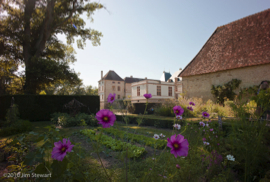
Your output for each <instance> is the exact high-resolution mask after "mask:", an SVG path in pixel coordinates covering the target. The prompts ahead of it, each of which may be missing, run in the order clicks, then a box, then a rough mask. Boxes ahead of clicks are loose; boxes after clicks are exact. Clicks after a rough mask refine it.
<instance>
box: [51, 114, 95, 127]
mask: <svg viewBox="0 0 270 182" xmlns="http://www.w3.org/2000/svg"><path fill="white" fill-rule="evenodd" d="M51 117H52V118H51V121H53V123H54V124H58V125H60V126H63V127H72V126H84V125H88V126H98V124H97V123H98V121H97V119H96V118H95V115H94V114H91V115H89V114H85V113H79V114H77V115H75V117H71V116H70V115H69V114H67V113H60V112H58V113H53V114H52V115H51Z"/></svg>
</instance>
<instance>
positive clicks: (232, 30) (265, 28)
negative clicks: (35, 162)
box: [178, 9, 270, 77]
mask: <svg viewBox="0 0 270 182" xmlns="http://www.w3.org/2000/svg"><path fill="white" fill-rule="evenodd" d="M269 50H270V9H267V10H265V11H262V12H259V13H256V14H254V15H250V16H247V17H245V18H242V19H240V20H237V21H234V22H231V23H229V24H227V25H224V26H220V27H218V28H217V29H216V30H215V31H214V33H213V34H212V35H211V37H210V38H209V39H208V40H207V42H206V43H205V44H204V46H203V47H202V48H201V50H200V51H199V53H198V54H197V55H196V56H195V58H193V60H192V61H191V62H190V63H189V64H188V65H187V66H186V67H185V69H184V70H183V71H182V72H181V73H180V74H179V75H178V77H184V76H191V75H200V74H206V73H212V72H217V71H223V70H229V69H235V68H241V67H246V66H255V65H261V64H267V63H270V51H269Z"/></svg>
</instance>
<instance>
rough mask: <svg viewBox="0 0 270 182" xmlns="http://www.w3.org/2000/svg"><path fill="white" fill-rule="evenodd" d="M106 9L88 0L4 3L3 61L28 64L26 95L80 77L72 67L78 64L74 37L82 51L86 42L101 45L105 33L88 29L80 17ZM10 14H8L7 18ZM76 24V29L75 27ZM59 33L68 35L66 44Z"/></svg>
mask: <svg viewBox="0 0 270 182" xmlns="http://www.w3.org/2000/svg"><path fill="white" fill-rule="evenodd" d="M101 8H104V7H103V5H101V4H99V3H95V2H93V3H88V0H78V1H77V0H3V2H2V3H1V5H0V9H1V10H2V11H0V16H1V19H0V59H1V60H3V61H10V60H12V61H14V62H15V63H16V64H17V65H18V64H24V65H25V75H24V78H25V82H24V86H23V91H24V93H25V94H36V93H39V91H40V90H42V89H44V88H46V87H47V86H48V85H50V84H54V83H56V82H57V81H59V80H67V81H68V82H69V83H71V84H73V83H76V82H78V81H79V78H78V75H77V74H76V73H75V72H74V70H71V69H70V67H69V65H68V64H69V63H70V62H74V61H76V59H75V56H74V50H73V48H72V46H71V44H72V43H74V37H75V36H76V37H80V38H79V39H77V46H78V48H80V49H83V47H84V46H85V42H86V40H91V41H92V44H93V45H94V46H97V45H100V37H101V36H102V34H101V33H100V32H98V31H96V30H93V29H90V28H85V21H84V20H83V19H82V18H80V15H82V14H83V13H85V12H86V13H87V17H88V18H90V19H91V21H92V20H93V19H92V17H91V15H92V14H93V12H94V11H95V10H97V9H101ZM4 13H7V15H4ZM73 24H74V25H75V26H76V27H77V28H75V27H73ZM57 34H65V35H66V38H67V45H66V44H64V43H62V42H61V41H60V40H59V39H58V38H57Z"/></svg>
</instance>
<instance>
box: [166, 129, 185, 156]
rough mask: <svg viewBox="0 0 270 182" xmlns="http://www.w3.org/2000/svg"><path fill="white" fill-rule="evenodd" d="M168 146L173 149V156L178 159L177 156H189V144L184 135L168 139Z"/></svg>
mask: <svg viewBox="0 0 270 182" xmlns="http://www.w3.org/2000/svg"><path fill="white" fill-rule="evenodd" d="M167 141H168V143H167V146H168V147H170V148H171V154H173V155H174V156H175V158H177V156H180V157H181V156H185V157H186V156H187V155H188V146H189V143H188V141H187V139H184V136H183V135H177V136H176V134H175V135H173V136H171V138H167Z"/></svg>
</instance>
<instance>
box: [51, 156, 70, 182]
mask: <svg viewBox="0 0 270 182" xmlns="http://www.w3.org/2000/svg"><path fill="white" fill-rule="evenodd" d="M67 165H68V160H67V159H66V157H65V158H64V159H63V161H58V160H53V163H52V166H51V167H52V178H53V179H61V176H62V175H63V174H64V172H65V171H66V169H67ZM60 181H61V180H60Z"/></svg>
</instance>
